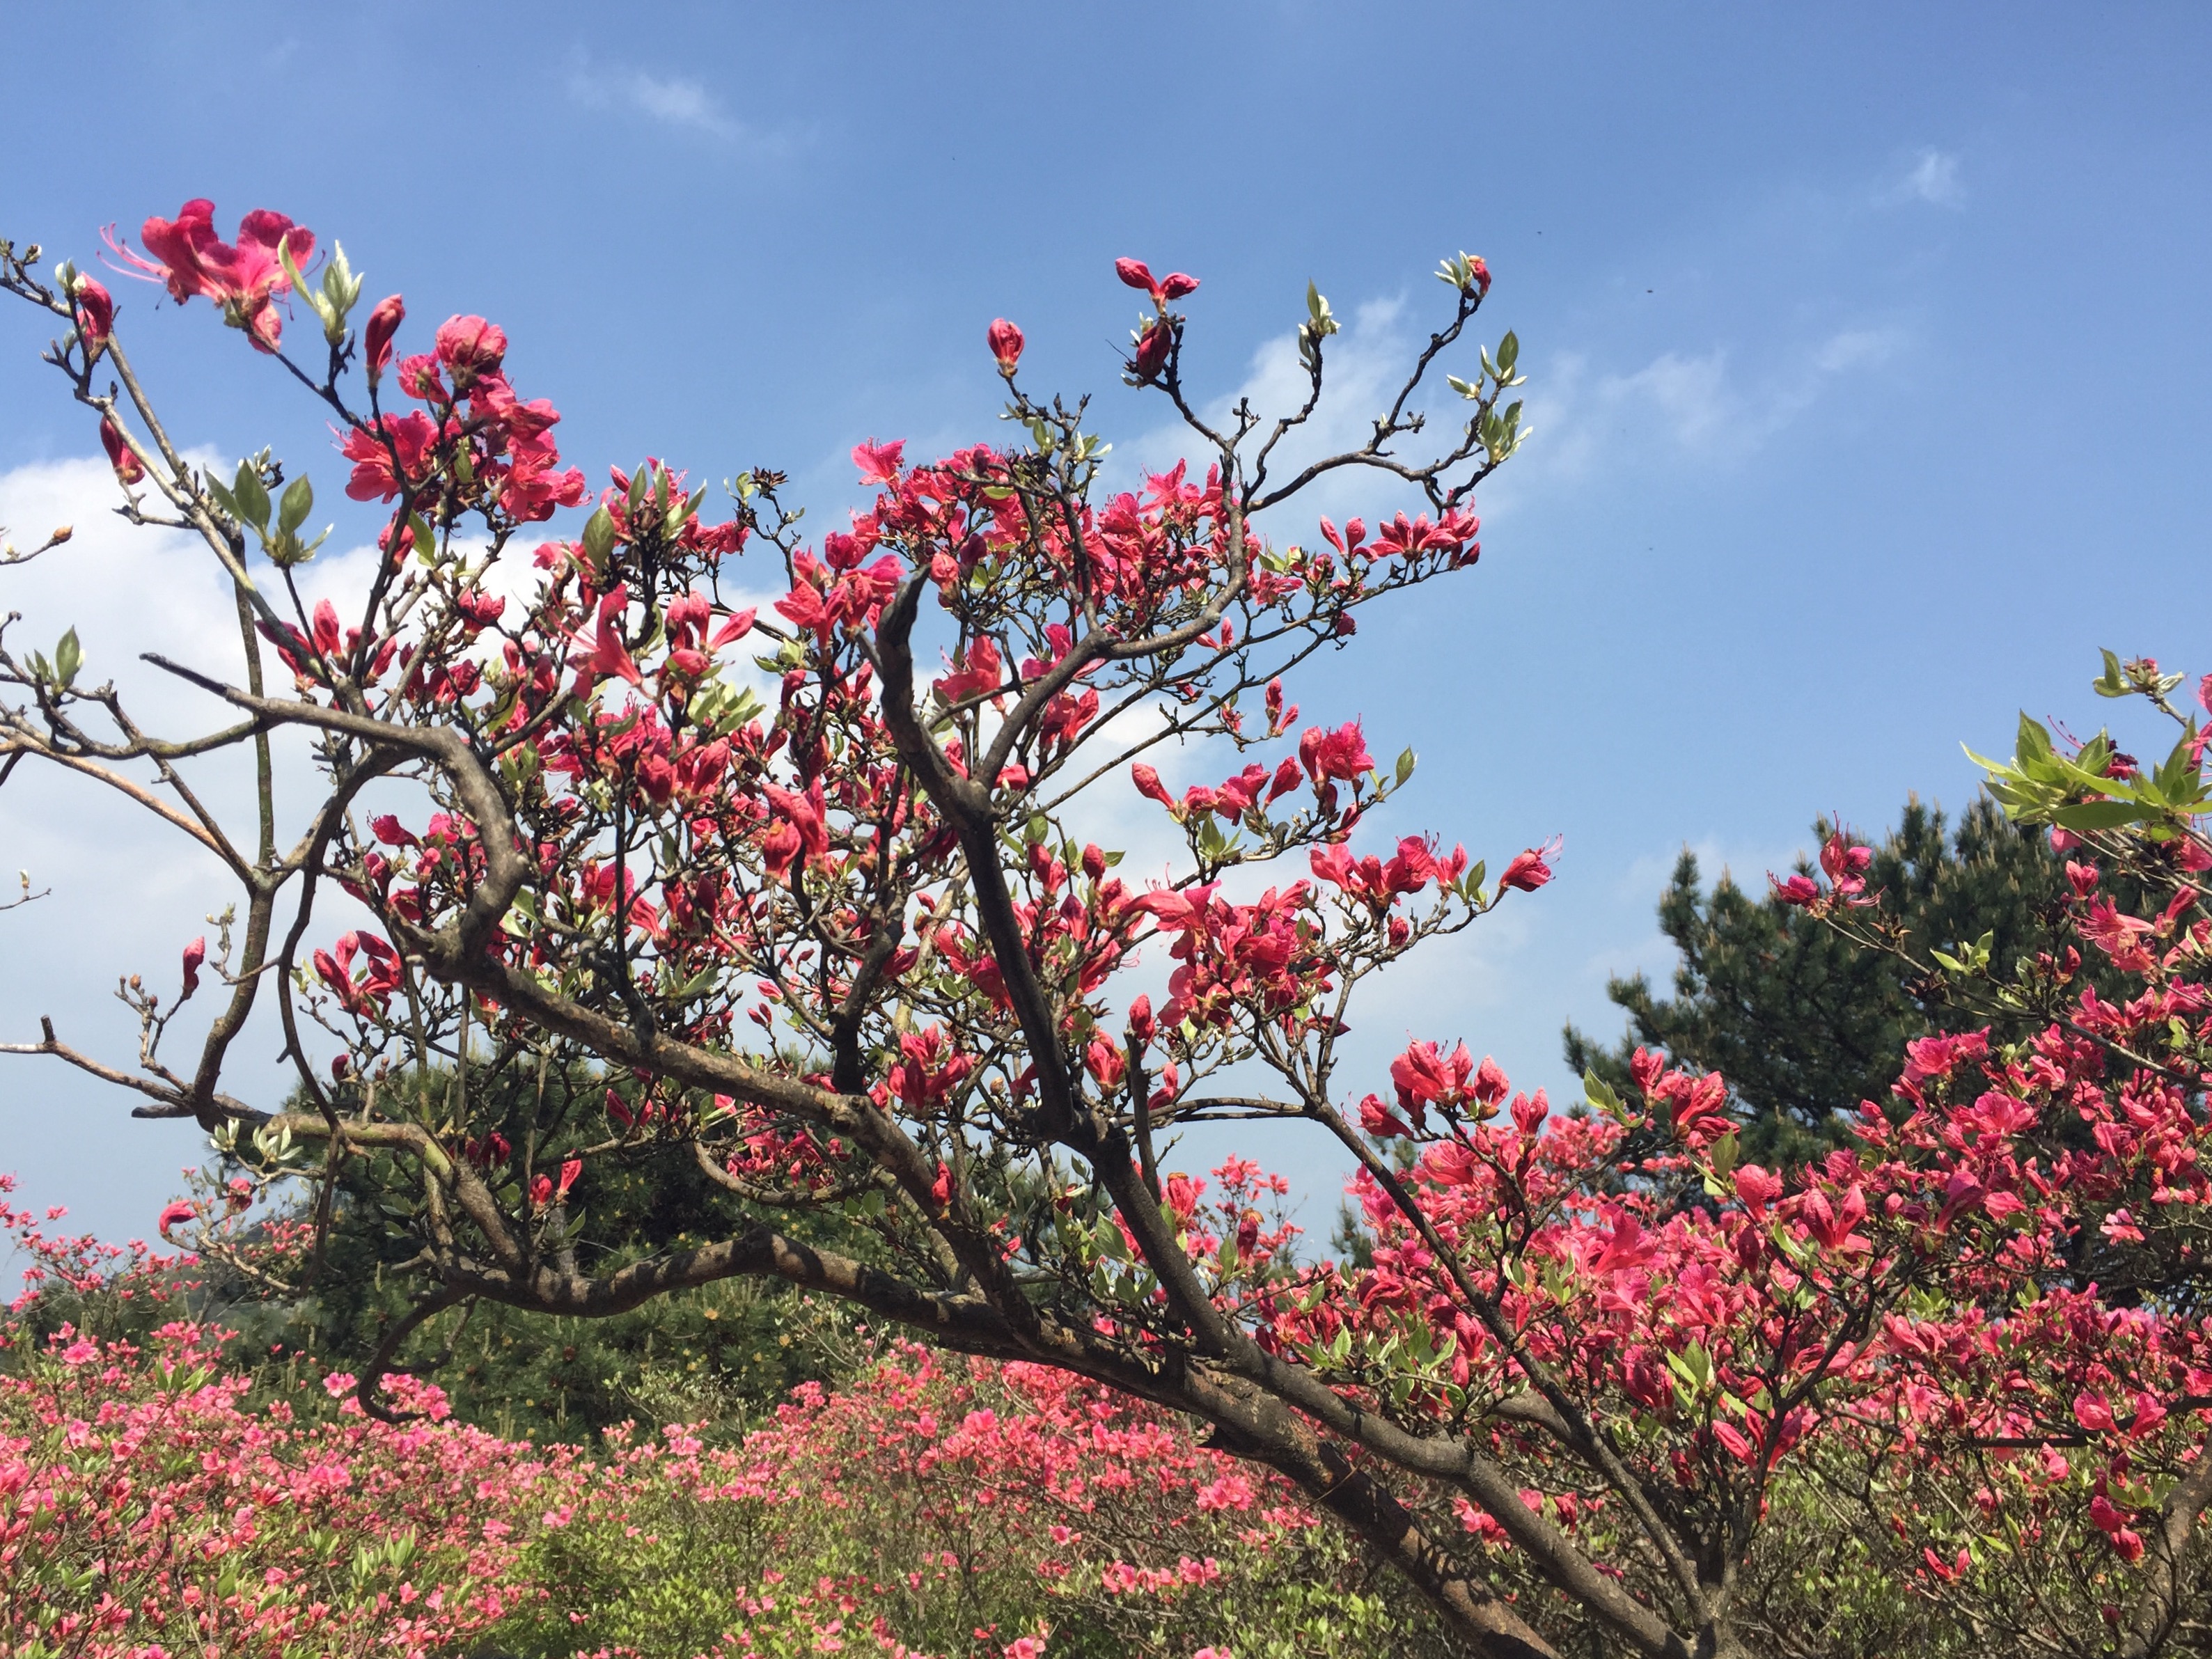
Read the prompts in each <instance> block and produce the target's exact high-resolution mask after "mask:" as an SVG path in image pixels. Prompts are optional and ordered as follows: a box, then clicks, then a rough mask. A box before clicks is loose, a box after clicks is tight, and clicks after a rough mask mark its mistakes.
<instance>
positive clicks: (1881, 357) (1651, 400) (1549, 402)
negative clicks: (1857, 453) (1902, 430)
mask: <svg viewBox="0 0 2212 1659" xmlns="http://www.w3.org/2000/svg"><path fill="white" fill-rule="evenodd" d="M1904 343H1905V336H1904V334H1903V332H1902V331H1900V330H1897V329H1893V328H1854V329H1844V330H1839V331H1837V332H1835V333H1833V334H1830V335H1828V336H1826V337H1824V338H1821V339H1819V340H1816V341H1814V342H1812V343H1810V344H1808V345H1802V346H1799V347H1797V348H1796V349H1792V350H1791V351H1790V352H1788V353H1786V354H1784V356H1782V357H1781V358H1780V360H1779V361H1778V362H1774V363H1773V364H1771V366H1770V367H1769V368H1765V370H1763V371H1762V372H1759V373H1757V374H1742V373H1740V372H1739V371H1738V370H1737V368H1736V367H1735V363H1734V362H1733V354H1732V353H1731V352H1730V351H1729V349H1727V348H1725V347H1718V346H1717V347H1715V348H1713V349H1711V350H1709V351H1705V352H1700V353H1694V354H1686V353H1683V352H1680V351H1667V352H1662V353H1661V354H1660V355H1659V356H1656V357H1655V358H1653V359H1652V360H1651V361H1650V362H1648V363H1646V364H1644V366H1643V367H1642V368H1637V369H1632V370H1628V371H1626V372H1620V371H1610V372H1609V371H1607V370H1604V369H1601V368H1596V367H1595V365H1593V364H1592V362H1590V360H1589V357H1588V356H1585V355H1583V354H1581V353H1577V352H1565V353H1562V354H1560V355H1559V356H1558V357H1555V358H1553V360H1551V361H1550V362H1547V363H1546V364H1544V365H1542V367H1541V368H1540V369H1538V370H1536V371H1533V372H1532V374H1531V380H1532V382H1533V384H1532V386H1531V387H1530V396H1529V399H1528V419H1529V424H1530V425H1531V427H1532V429H1534V430H1537V431H1540V432H1541V438H1540V439H1538V440H1537V441H1533V442H1531V444H1530V445H1529V447H1528V448H1527V449H1526V450H1524V451H1523V452H1522V457H1521V458H1516V468H1515V472H1516V477H1518V478H1519V480H1520V481H1521V482H1522V483H1524V484H1526V483H1529V482H1531V481H1532V480H1533V479H1536V478H1541V477H1547V476H1558V477H1581V476H1583V475H1585V474H1587V473H1589V472H1590V471H1593V470H1595V468H1596V467H1597V466H1598V465H1601V464H1605V465H1613V464H1617V463H1619V462H1620V461H1623V460H1635V459H1662V458H1682V459H1693V460H1701V461H1705V462H1710V463H1723V464H1725V463H1735V462H1739V461H1741V460H1742V459H1745V458H1746V457H1747V456H1749V455H1750V454H1751V453H1753V452H1754V451H1755V450H1757V449H1759V447H1761V446H1763V445H1764V444H1765V443H1766V442H1767V441H1768V440H1770V439H1771V438H1772V437H1773V436H1774V435H1776V434H1777V433H1778V432H1780V431H1781V430H1782V429H1783V428H1785V427H1787V426H1788V425H1789V424H1790V422H1792V421H1794V420H1796V418H1797V417H1798V416H1800V415H1802V414H1803V413H1804V412H1805V411H1806V410H1808V409H1809V408H1811V407H1812V405H1813V404H1814V403H1816V402H1817V401H1819V399H1820V398H1821V397H1822V396H1823V395H1824V394H1825V393H1826V392H1828V391H1829V389H1830V388H1831V386H1832V384H1833V382H1835V381H1836V380H1838V379H1839V378H1841V377H1842V376H1844V375H1846V374H1852V373H1855V372H1857V371H1860V370H1864V369H1869V368H1876V367H1879V366H1880V365H1881V364H1882V363H1884V362H1887V361H1889V359H1890V358H1892V357H1893V356H1895V355H1896V353H1897V352H1898V350H1899V349H1900V348H1901V347H1902V346H1903V344H1904ZM1522 460H1525V461H1526V463H1527V465H1522V464H1521V462H1522Z"/></svg>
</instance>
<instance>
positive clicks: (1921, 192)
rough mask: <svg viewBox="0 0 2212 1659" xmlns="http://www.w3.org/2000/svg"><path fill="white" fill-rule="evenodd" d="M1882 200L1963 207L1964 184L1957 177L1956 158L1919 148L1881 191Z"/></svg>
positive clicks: (1964, 201)
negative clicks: (1902, 174) (1902, 172)
mask: <svg viewBox="0 0 2212 1659" xmlns="http://www.w3.org/2000/svg"><path fill="white" fill-rule="evenodd" d="M1881 199H1882V200H1883V201H1884V202H1887V203H1901V202H1925V203H1927V204H1929V205H1930V206H1934V207H1946V208H1962V207H1964V206H1966V185H1964V184H1963V183H1961V182H1960V179H1959V158H1958V157H1957V156H1955V155H1949V154H1948V153H1947V152H1945V151H1943V150H1940V149H1923V150H1922V151H1921V152H1920V154H1919V155H1917V156H1916V157H1915V158H1914V159H1913V161H1912V165H1911V167H1909V168H1907V169H1906V171H1905V175H1904V177H1902V178H1901V179H1897V180H1895V181H1894V182H1893V183H1892V184H1891V185H1890V186H1889V187H1888V188H1887V190H1885V191H1882V192H1881Z"/></svg>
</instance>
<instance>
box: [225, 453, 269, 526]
mask: <svg viewBox="0 0 2212 1659" xmlns="http://www.w3.org/2000/svg"><path fill="white" fill-rule="evenodd" d="M230 495H231V499H232V500H233V501H236V502H237V503H238V516H239V517H240V518H241V519H243V520H245V521H246V523H248V524H250V525H252V526H253V527H254V528H255V529H256V530H258V531H260V532H263V533H264V535H265V534H266V533H267V532H268V529H269V492H268V490H267V489H264V487H263V485H262V483H261V469H260V468H258V467H257V466H255V465H253V463H252V462H251V461H240V463H239V464H238V477H236V478H234V480H233V481H232V483H231V486H230Z"/></svg>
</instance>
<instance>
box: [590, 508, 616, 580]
mask: <svg viewBox="0 0 2212 1659" xmlns="http://www.w3.org/2000/svg"><path fill="white" fill-rule="evenodd" d="M614 550H615V515H614V514H613V513H610V512H608V511H607V510H606V508H605V507H600V508H599V509H598V510H597V511H596V512H594V513H592V516H591V517H590V518H588V519H586V520H585V521H584V552H585V554H586V556H587V557H589V558H590V560H591V562H592V565H593V567H594V568H602V569H603V568H605V565H606V562H607V555H608V554H610V553H611V552H613V551H614Z"/></svg>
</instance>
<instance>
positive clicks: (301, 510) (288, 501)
mask: <svg viewBox="0 0 2212 1659" xmlns="http://www.w3.org/2000/svg"><path fill="white" fill-rule="evenodd" d="M314 510H315V487H314V485H313V484H311V483H308V482H307V478H306V477H304V476H302V477H297V478H295V479H293V480H292V482H291V483H289V484H287V485H286V486H285V487H284V499H283V501H280V502H279V503H278V504H277V507H276V527H277V529H278V530H280V531H282V532H283V533H284V534H286V535H288V536H289V535H290V534H291V533H292V532H294V531H295V530H297V529H299V527H300V526H301V525H303V524H305V523H307V514H309V513H312V512H313V511H314Z"/></svg>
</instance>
